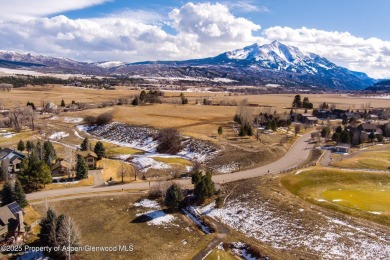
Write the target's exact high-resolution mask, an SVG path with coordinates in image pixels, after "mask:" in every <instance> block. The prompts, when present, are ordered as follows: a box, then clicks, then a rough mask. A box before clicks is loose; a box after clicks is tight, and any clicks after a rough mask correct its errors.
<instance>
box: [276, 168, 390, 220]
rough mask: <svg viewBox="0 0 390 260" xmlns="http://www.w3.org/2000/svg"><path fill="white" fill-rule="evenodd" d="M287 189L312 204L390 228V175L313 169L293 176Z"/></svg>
mask: <svg viewBox="0 0 390 260" xmlns="http://www.w3.org/2000/svg"><path fill="white" fill-rule="evenodd" d="M281 182H282V184H283V186H284V187H286V188H287V189H288V190H289V191H290V192H292V193H293V194H295V195H297V196H299V197H300V198H302V199H304V200H306V201H309V202H311V203H314V204H317V205H320V206H324V207H327V208H331V209H334V210H338V211H342V212H344V213H347V214H351V215H359V216H362V217H366V218H369V219H373V220H376V221H378V222H380V223H385V224H388V225H390V174H388V173H373V172H370V173H367V172H360V171H342V170H333V169H332V170H331V169H324V168H313V169H310V170H307V171H303V172H301V173H299V174H289V175H286V176H284V177H283V178H282V180H281Z"/></svg>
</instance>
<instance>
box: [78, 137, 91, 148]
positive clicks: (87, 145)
mask: <svg viewBox="0 0 390 260" xmlns="http://www.w3.org/2000/svg"><path fill="white" fill-rule="evenodd" d="M80 150H81V151H88V150H89V138H88V137H85V139H84V140H83V142H82V143H81V145H80Z"/></svg>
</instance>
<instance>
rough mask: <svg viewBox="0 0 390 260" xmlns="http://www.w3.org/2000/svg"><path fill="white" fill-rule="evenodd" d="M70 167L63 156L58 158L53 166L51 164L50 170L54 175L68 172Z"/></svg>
mask: <svg viewBox="0 0 390 260" xmlns="http://www.w3.org/2000/svg"><path fill="white" fill-rule="evenodd" d="M68 168H69V167H68V165H67V163H66V162H65V161H64V159H63V158H57V160H56V162H55V163H54V164H53V165H52V166H50V171H51V174H52V175H57V176H59V175H64V174H66V173H67V171H68Z"/></svg>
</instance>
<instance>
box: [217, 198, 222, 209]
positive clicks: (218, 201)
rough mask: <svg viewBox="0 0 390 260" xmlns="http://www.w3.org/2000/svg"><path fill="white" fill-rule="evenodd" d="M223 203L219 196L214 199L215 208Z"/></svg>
mask: <svg viewBox="0 0 390 260" xmlns="http://www.w3.org/2000/svg"><path fill="white" fill-rule="evenodd" d="M222 205H223V199H222V198H221V197H218V198H217V199H216V200H215V207H216V208H217V209H219V208H221V207H222Z"/></svg>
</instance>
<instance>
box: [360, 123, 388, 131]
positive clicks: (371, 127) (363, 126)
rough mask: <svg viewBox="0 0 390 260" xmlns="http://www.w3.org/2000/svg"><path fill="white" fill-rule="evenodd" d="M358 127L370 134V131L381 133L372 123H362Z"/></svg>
mask: <svg viewBox="0 0 390 260" xmlns="http://www.w3.org/2000/svg"><path fill="white" fill-rule="evenodd" d="M358 128H359V130H360V131H362V132H366V133H368V134H371V133H374V134H381V133H382V130H381V129H380V128H378V127H377V126H376V125H374V124H368V123H363V124H361V125H360V126H359V127H358ZM379 130H380V131H379Z"/></svg>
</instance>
